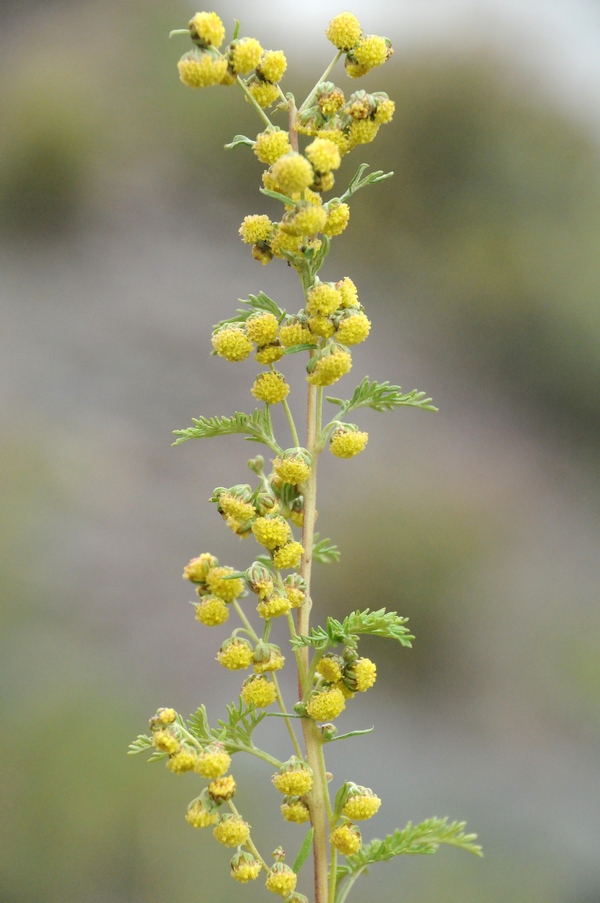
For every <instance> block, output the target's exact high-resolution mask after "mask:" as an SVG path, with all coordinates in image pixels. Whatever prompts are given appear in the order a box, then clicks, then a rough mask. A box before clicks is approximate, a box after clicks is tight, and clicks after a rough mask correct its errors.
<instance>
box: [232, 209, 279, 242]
mask: <svg viewBox="0 0 600 903" xmlns="http://www.w3.org/2000/svg"><path fill="white" fill-rule="evenodd" d="M238 231H239V233H240V235H241V237H242V241H244V242H246V244H247V245H253V244H255V242H257V241H267V240H268V239H269V238H270V236H271V232H272V231H273V223H272V222H271V220H270V219H269V217H268V216H265V215H264V214H263V215H259V214H255V215H254V216H246V217H244V222H243V223H242V225H241V226H240V228H239V230H238Z"/></svg>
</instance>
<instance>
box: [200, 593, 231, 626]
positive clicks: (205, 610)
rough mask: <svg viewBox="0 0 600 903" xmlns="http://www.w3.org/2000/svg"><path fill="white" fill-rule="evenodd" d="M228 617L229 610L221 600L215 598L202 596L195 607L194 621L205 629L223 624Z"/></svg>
mask: <svg viewBox="0 0 600 903" xmlns="http://www.w3.org/2000/svg"><path fill="white" fill-rule="evenodd" d="M228 617H229V609H228V608H227V606H226V605H225V603H224V602H223V600H222V599H218V598H217V597H216V596H204V597H203V598H202V601H201V602H199V603H198V604H197V605H196V620H197V621H200V623H201V624H205V625H206V626H207V627H217V626H218V625H219V624H224V623H225V621H226V620H227V618H228Z"/></svg>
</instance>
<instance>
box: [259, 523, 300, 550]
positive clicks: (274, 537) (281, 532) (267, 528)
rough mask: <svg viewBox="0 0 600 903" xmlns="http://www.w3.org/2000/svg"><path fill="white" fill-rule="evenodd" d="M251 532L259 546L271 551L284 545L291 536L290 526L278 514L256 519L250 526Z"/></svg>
mask: <svg viewBox="0 0 600 903" xmlns="http://www.w3.org/2000/svg"><path fill="white" fill-rule="evenodd" d="M252 532H253V533H254V536H255V538H256V541H257V542H259V543H260V544H261V546H265V547H266V548H267V549H271V550H272V549H276V548H277V547H278V546H282V545H284V544H285V543H286V542H287V541H288V540H289V539H290V538H291V535H292V531H291V529H290V525H289V524H288V522H287V521H286V520H285V519H284V518H283V517H281V516H280V515H278V514H277V515H275V517H259V518H257V519H256V520H255V521H254V523H253V524H252Z"/></svg>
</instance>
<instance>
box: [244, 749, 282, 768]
mask: <svg viewBox="0 0 600 903" xmlns="http://www.w3.org/2000/svg"><path fill="white" fill-rule="evenodd" d="M239 752H246V753H248V754H249V755H251V756H256V758H257V759H262V760H263V762H266V763H267V764H268V765H272V766H273V768H281V766H282V765H283V762H280V761H279V759H276V758H275V756H270V755H269V753H268V752H265V751H264V750H263V749H259V748H258V747H257V746H240V747H239Z"/></svg>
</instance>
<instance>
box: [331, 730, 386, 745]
mask: <svg viewBox="0 0 600 903" xmlns="http://www.w3.org/2000/svg"><path fill="white" fill-rule="evenodd" d="M374 730H375V727H368V728H367V729H366V730H364V731H348V733H347V734H338V736H337V737H332V738H331V740H323V743H334V742H335V741H336V740H347V739H348V737H361V736H362V735H363V734H372V733H373V731H374Z"/></svg>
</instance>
